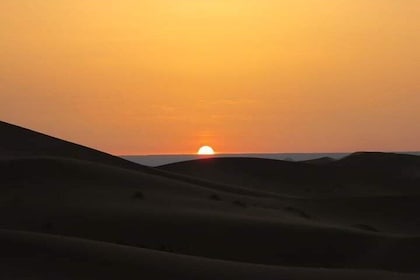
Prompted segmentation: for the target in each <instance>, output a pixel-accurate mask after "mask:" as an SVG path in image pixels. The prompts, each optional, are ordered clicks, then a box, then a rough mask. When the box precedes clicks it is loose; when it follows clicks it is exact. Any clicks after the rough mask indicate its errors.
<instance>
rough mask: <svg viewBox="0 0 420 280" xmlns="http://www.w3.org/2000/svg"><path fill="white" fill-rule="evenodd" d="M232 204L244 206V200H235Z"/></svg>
mask: <svg viewBox="0 0 420 280" xmlns="http://www.w3.org/2000/svg"><path fill="white" fill-rule="evenodd" d="M233 204H234V205H236V206H240V207H246V203H245V202H242V201H240V200H235V201H234V202H233Z"/></svg>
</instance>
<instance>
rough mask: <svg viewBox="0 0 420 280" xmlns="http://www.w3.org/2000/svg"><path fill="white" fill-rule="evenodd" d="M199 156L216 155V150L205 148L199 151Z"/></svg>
mask: <svg viewBox="0 0 420 280" xmlns="http://www.w3.org/2000/svg"><path fill="white" fill-rule="evenodd" d="M197 154H198V155H214V150H213V148H212V147H210V146H203V147H201V148H200V149H199V150H198V152H197Z"/></svg>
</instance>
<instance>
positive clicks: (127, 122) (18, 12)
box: [0, 0, 420, 154]
mask: <svg viewBox="0 0 420 280" xmlns="http://www.w3.org/2000/svg"><path fill="white" fill-rule="evenodd" d="M419 14H420V2H419V1H418V0H404V1H395V0H334V1H325V0H285V1H277V0H258V1H257V0H212V1H202V0H197V1H187V0H179V1H174V0H145V1H141V0H139V1H134V0H118V1H113V0H110V1H100V0H89V1H86V0H71V1H70V0H69V1H67V0H19V1H16V0H3V1H0V34H1V38H0V119H2V120H4V121H8V122H12V123H15V124H18V125H22V126H25V127H30V128H32V129H36V130H39V131H42V132H45V133H48V134H52V135H56V136H58V137H62V138H65V139H68V140H71V141H76V142H78V143H83V144H85V145H88V146H92V147H94V148H98V149H101V150H105V151H107V152H110V153H114V154H157V153H159V154H161V153H190V152H191V151H195V150H196V147H197V146H198V145H200V143H212V145H213V144H214V145H215V146H216V147H217V150H218V152H225V153H226V152H232V153H236V152H339V151H349V152H350V151H356V150H384V151H391V150H398V151H406V150H419V149H420V144H419V141H418V140H419V139H420V126H419V125H418V124H419V123H420V114H419V108H420V80H419V77H418V75H419V73H420V63H419V61H420V36H419V30H420V17H419V16H418V15H419Z"/></svg>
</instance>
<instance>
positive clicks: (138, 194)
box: [133, 191, 144, 199]
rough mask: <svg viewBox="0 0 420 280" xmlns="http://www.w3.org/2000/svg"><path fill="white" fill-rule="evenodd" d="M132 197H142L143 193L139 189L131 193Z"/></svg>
mask: <svg viewBox="0 0 420 280" xmlns="http://www.w3.org/2000/svg"><path fill="white" fill-rule="evenodd" d="M133 198H134V199H144V194H143V193H142V192H140V191H137V192H135V193H134V194H133Z"/></svg>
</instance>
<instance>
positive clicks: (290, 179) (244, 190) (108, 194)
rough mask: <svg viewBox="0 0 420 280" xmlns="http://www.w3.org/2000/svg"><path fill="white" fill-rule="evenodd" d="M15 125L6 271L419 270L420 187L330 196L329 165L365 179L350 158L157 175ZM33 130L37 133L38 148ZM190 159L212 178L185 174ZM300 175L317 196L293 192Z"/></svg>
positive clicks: (234, 275)
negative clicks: (417, 189)
mask: <svg viewBox="0 0 420 280" xmlns="http://www.w3.org/2000/svg"><path fill="white" fill-rule="evenodd" d="M5 127H6V129H4V130H2V129H3V128H4V126H3V127H0V132H1V133H2V135H5V133H9V132H10V131H12V133H11V132H10V133H11V134H10V135H8V136H7V137H5V138H7V139H8V140H7V141H3V142H0V154H1V155H0V186H1V187H0V246H1V247H2V250H1V252H0V257H1V259H2V262H1V264H0V267H1V269H0V276H2V278H5V279H27V278H28V277H31V279H75V278H76V279H98V278H103V279H115V278H121V277H122V278H126V279H131V278H133V279H134V278H141V277H143V279H371V278H372V277H379V278H380V279H416V278H418V277H419V276H420V275H419V274H418V273H420V260H419V259H418V257H417V256H418V255H420V229H419V224H418V222H417V220H416V214H417V213H418V211H419V210H420V209H419V206H417V205H420V200H419V199H418V196H416V195H415V194H412V193H411V190H410V191H407V190H409V189H405V190H404V192H405V194H400V193H398V192H395V193H391V194H389V186H386V185H383V184H377V185H375V186H374V188H373V189H374V190H377V191H376V192H371V193H370V194H369V195H360V191H355V192H354V193H351V195H345V194H346V193H345V192H344V191H343V192H342V193H340V195H338V196H337V195H336V196H331V195H326V192H325V189H323V188H322V184H321V183H322V182H323V180H328V174H329V173H328V170H327V169H326V168H331V169H334V168H336V170H338V169H340V170H348V171H345V172H344V171H343V173H342V174H344V175H342V174H341V173H340V174H339V176H343V177H340V178H345V176H347V174H359V173H358V172H359V171H357V168H355V167H353V166H351V168H349V167H347V166H346V164H347V163H346V164H344V163H343V162H331V163H327V164H325V163H323V164H322V165H321V166H320V165H318V164H315V165H314V164H305V163H285V162H277V161H261V160H256V161H254V160H248V159H237V160H236V159H235V161H234V162H231V160H230V159H221V162H222V163H223V164H222V165H221V166H222V168H220V165H219V163H220V162H214V161H195V162H189V163H181V164H179V165H178V167H177V165H174V166H172V167H171V168H170V169H171V170H169V171H166V170H163V171H161V170H159V169H152V168H143V167H141V166H140V167H137V166H136V165H135V164H133V165H126V164H125V163H124V161H123V160H121V161H120V160H119V159H117V158H114V157H112V156H110V155H106V154H102V153H100V152H99V151H94V150H90V149H88V148H84V147H82V146H78V145H74V144H69V143H67V142H62V141H61V140H56V139H54V138H50V137H47V136H44V135H38V134H37V133H36V132H32V131H29V132H28V131H27V130H22V131H20V128H17V127H14V126H8V125H6V126H5ZM10 127H12V129H11V130H10ZM3 132H4V133H3ZM27 137H29V139H30V138H31V137H32V138H33V139H37V140H36V141H35V140H34V141H33V142H32V143H33V144H32V146H29V147H28V146H27V145H28V142H27V141H28V139H27ZM56 141H57V143H56ZM12 142H13V143H12ZM4 151H6V152H4ZM74 155H76V156H74ZM346 160H348V159H346ZM362 162H364V161H363V160H362ZM184 164H188V165H192V166H199V169H200V170H202V171H200V172H203V174H204V175H202V173H199V172H195V171H194V172H192V173H191V172H190V173H187V172H184V174H181V173H183V172H181V171H182V170H181V168H179V166H181V167H182V166H183V165H184ZM212 164H213V165H212ZM390 164H391V165H392V164H395V163H390ZM404 164H405V163H404ZM356 165H357V166H359V165H360V164H356ZM401 165H403V164H402V163H398V166H399V167H401ZM202 166H207V167H208V170H207V169H205V168H203V167H202ZM232 166H236V168H237V169H233V167H232ZM267 166H269V168H267V170H268V171H267V170H264V168H265V167H267ZM404 166H405V165H404ZM410 166H411V165H410ZM244 167H246V170H247V172H246V173H247V174H245V172H244V169H243V168H244ZM399 167H398V168H399ZM177 168H179V169H177ZM188 168H189V169H188V170H191V168H192V169H194V168H196V167H188ZM241 168H242V169H241ZM404 168H405V167H404ZM410 168H411V167H410ZM164 169H165V168H164ZM363 169H364V168H361V170H363ZM180 170H181V171H180ZM194 170H195V169H194ZM410 170H411V169H410ZM176 172H180V173H179V174H181V175H178V173H176ZM205 172H211V176H205ZM252 172H254V173H252ZM346 172H349V173H346ZM209 174H210V173H209ZM276 174H282V175H283V176H278V175H276ZM410 174H412V173H410ZM299 175H301V177H302V176H304V175H305V176H307V177H305V178H298V177H299ZM362 175H363V174H362ZM241 176H243V177H245V178H246V180H243V178H241ZM334 176H335V175H334ZM363 176H365V175H363ZM363 176H362V177H361V178H364V177H363ZM375 176H376V175H375ZM402 176H406V175H405V173H404V174H403V175H402ZM410 176H411V175H410ZM284 177H286V179H282V178H284ZM226 178H227V179H226ZM410 178H411V177H410ZM249 180H253V182H255V183H257V182H260V183H261V185H264V184H268V183H270V184H272V185H270V188H261V189H258V188H255V185H247V184H246V182H245V181H249ZM410 180H411V179H410ZM212 181H216V183H213V182H212ZM277 181H278V184H276V182H277ZM311 182H313V184H311ZM366 182H367V183H369V184H370V183H371V182H370V181H366ZM374 182H375V184H376V182H377V181H374ZM299 184H302V185H304V186H310V187H311V192H309V193H312V195H309V194H308V193H305V195H304V196H303V195H300V193H299V192H296V191H293V187H294V186H295V185H299ZM243 185H245V187H244V186H243ZM382 187H383V188H384V190H381V188H382ZM285 194H287V195H285ZM390 209H397V210H395V211H391V210H390ZM387 211H388V212H387Z"/></svg>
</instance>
